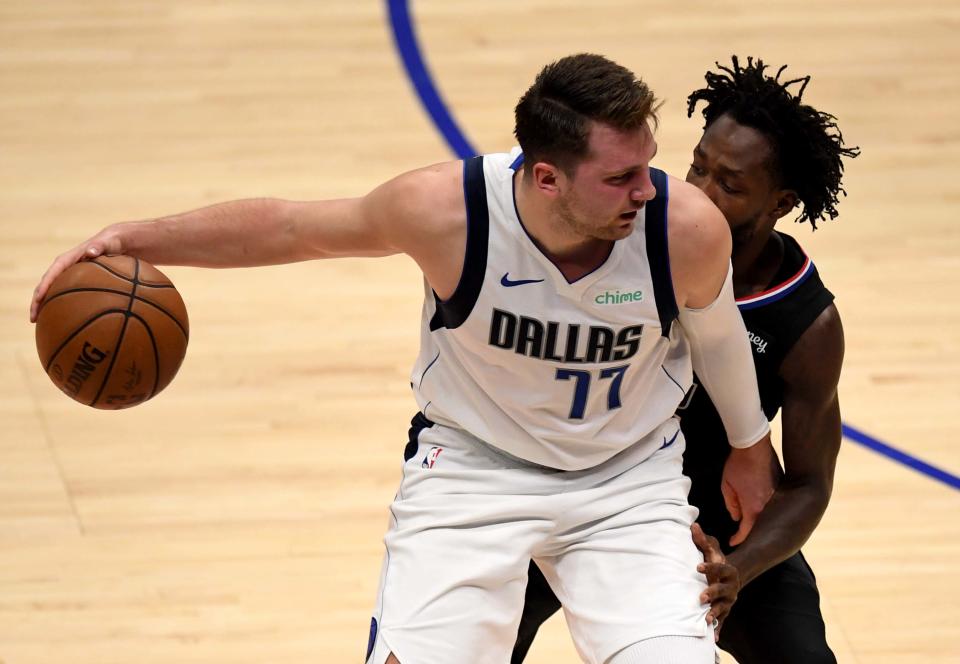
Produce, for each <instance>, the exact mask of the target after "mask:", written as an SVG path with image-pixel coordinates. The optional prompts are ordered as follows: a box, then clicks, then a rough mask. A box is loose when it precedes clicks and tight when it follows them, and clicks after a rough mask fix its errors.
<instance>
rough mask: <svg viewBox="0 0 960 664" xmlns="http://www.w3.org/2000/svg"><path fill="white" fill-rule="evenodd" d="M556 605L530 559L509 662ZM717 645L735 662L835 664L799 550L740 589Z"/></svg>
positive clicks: (515, 660)
mask: <svg viewBox="0 0 960 664" xmlns="http://www.w3.org/2000/svg"><path fill="white" fill-rule="evenodd" d="M559 608H560V602H559V600H557V597H556V595H554V594H553V591H552V590H550V586H549V585H547V581H546V579H544V578H543V574H541V573H540V570H539V568H537V566H536V565H535V564H534V563H530V572H529V581H528V583H527V594H526V600H525V603H524V607H523V617H522V618H521V620H520V629H519V631H518V634H517V643H516V646H515V647H514V651H513V657H512V658H511V660H510V661H511V664H519V662H522V661H523V659H524V657H526V655H527V652H528V651H529V650H530V646H531V644H532V643H533V638H534V636H536V634H537V630H538V629H539V628H540V625H542V624H543V623H544V622H545V621H546V620H547V618H549V617H550V616H552V615H553V614H554V613H556V611H557V610H558V609H559ZM720 647H721V648H723V649H724V650H726V651H727V652H729V653H730V654H731V655H733V656H734V657H736V659H737V661H738V662H739V664H771V663H772V662H777V664H836V661H837V659H836V657H834V654H833V652H832V651H831V650H830V647H829V646H828V645H827V639H826V634H825V631H824V625H823V616H822V615H821V614H820V593H819V592H818V591H817V581H816V578H815V577H814V575H813V571H812V570H811V569H810V566H809V565H808V564H807V561H806V560H804V558H803V555H802V554H800V553H797V554H795V555H794V556H791V557H790V558H787V559H786V560H785V561H783V562H782V563H780V564H779V565H777V566H775V567H772V568H770V569H769V570H767V571H766V572H764V573H763V574H761V575H760V576H758V577H757V578H756V579H754V580H753V581H752V582H750V583H749V584H748V585H747V586H746V587H745V588H743V589H742V590H741V591H740V596H739V597H738V598H737V601H736V603H735V604H734V605H733V609H731V611H730V615H729V616H727V620H726V622H725V623H724V624H723V629H722V630H721V631H720Z"/></svg>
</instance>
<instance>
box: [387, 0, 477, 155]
mask: <svg viewBox="0 0 960 664" xmlns="http://www.w3.org/2000/svg"><path fill="white" fill-rule="evenodd" d="M387 11H388V13H389V15H390V27H391V28H392V30H391V32H392V33H393V38H394V40H395V41H396V44H397V50H398V51H399V52H400V58H401V60H403V67H404V69H406V72H407V76H408V77H409V78H410V82H411V83H413V87H414V88H415V89H416V91H417V96H418V97H419V98H420V101H421V102H422V103H423V106H424V108H426V109H427V113H429V114H430V117H431V118H432V119H433V124H434V125H436V127H437V129H439V130H440V133H441V134H443V137H444V138H445V139H446V140H447V144H448V145H449V146H450V149H451V150H453V152H454V154H456V155H457V157H459V158H460V159H467V158H469V157H472V156H474V155H476V154H477V152H476V150H474V149H473V146H472V145H470V141H469V140H467V137H466V136H464V134H463V132H462V131H460V126H459V125H458V124H457V121H456V120H454V119H453V116H452V115H450V111H449V110H448V109H447V105H446V104H444V103H443V99H441V98H440V93H439V92H438V91H437V88H436V86H434V84H433V79H432V78H431V76H430V72H429V71H428V70H427V65H426V63H424V61H423V56H422V55H421V53H420V46H419V44H418V43H417V37H416V34H415V33H414V29H413V23H412V22H411V21H410V8H409V7H408V6H407V0H387Z"/></svg>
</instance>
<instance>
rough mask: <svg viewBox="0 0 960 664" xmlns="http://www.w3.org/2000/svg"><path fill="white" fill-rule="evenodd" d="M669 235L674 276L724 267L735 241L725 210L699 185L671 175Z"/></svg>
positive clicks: (668, 210) (693, 274) (697, 274)
mask: <svg viewBox="0 0 960 664" xmlns="http://www.w3.org/2000/svg"><path fill="white" fill-rule="evenodd" d="M669 187H670V198H669V202H668V205H667V229H668V231H667V238H668V243H669V247H670V264H671V268H672V271H673V273H674V278H675V279H676V278H677V277H678V276H681V275H682V274H686V275H688V276H690V277H691V278H694V279H696V278H697V277H698V276H700V275H701V274H702V273H704V271H706V273H707V274H709V273H712V272H715V271H717V270H719V269H724V268H723V266H725V265H726V264H727V262H728V261H729V260H730V252H731V249H732V246H733V241H732V239H731V236H730V228H729V226H727V221H726V219H725V218H724V216H723V213H721V212H720V210H718V209H717V207H716V206H715V205H714V204H713V203H712V202H711V201H710V199H709V198H707V196H706V194H704V193H703V192H702V191H700V190H699V189H697V188H696V187H695V186H693V185H691V184H689V183H687V182H684V181H683V180H680V179H678V178H675V177H672V176H670V180H669Z"/></svg>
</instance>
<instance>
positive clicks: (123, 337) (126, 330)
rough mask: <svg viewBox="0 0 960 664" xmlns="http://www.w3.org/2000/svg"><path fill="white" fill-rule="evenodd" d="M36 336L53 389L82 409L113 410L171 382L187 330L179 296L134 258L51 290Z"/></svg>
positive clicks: (91, 269) (91, 266)
mask: <svg viewBox="0 0 960 664" xmlns="http://www.w3.org/2000/svg"><path fill="white" fill-rule="evenodd" d="M36 334H37V352H38V353H39V355H40V362H41V363H42V364H43V369H44V371H46V372H47V375H48V376H49V377H50V380H52V381H53V383H54V384H55V385H56V386H57V387H59V388H60V389H61V390H62V391H63V392H64V393H65V394H66V395H67V396H69V397H70V398H72V399H75V400H76V401H79V402H80V403H82V404H85V405H87V406H92V407H94V408H102V409H105V410H116V409H120V408H129V407H131V406H136V405H137V404H140V403H143V402H144V401H146V400H148V399H151V398H153V397H154V396H156V395H157V394H158V393H159V392H160V391H161V390H162V389H163V388H165V387H166V386H167V385H169V384H170V381H171V380H173V377H174V376H175V375H176V374H177V370H178V369H179V368H180V364H181V363H182V362H183V357H184V355H185V353H186V351H187V340H188V338H189V335H190V329H189V324H188V321H187V309H186V307H185V306H184V304H183V299H182V298H181V297H180V293H178V292H177V289H176V288H175V287H174V285H173V284H172V283H171V282H170V280H169V279H167V277H166V276H165V275H164V274H163V273H162V272H160V270H158V269H157V268H155V267H153V266H152V265H150V264H149V263H147V262H145V261H142V260H140V259H138V258H133V257H131V256H101V257H98V258H96V259H94V260H90V261H84V262H82V263H77V264H76V265H72V266H70V267H69V268H67V269H66V270H64V272H63V273H62V274H60V276H58V277H57V278H56V280H55V281H54V282H53V283H52V284H51V285H50V290H49V291H48V292H47V295H46V297H44V299H43V302H42V303H41V305H40V311H39V313H38V315H37V326H36Z"/></svg>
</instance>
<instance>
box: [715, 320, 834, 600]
mask: <svg viewBox="0 0 960 664" xmlns="http://www.w3.org/2000/svg"><path fill="white" fill-rule="evenodd" d="M843 352H844V342H843V327H842V325H841V322H840V314H839V313H838V312H837V309H836V307H835V306H833V305H830V306H829V307H827V308H826V309H825V310H824V311H823V312H822V313H821V314H820V316H819V317H818V318H817V320H816V321H814V323H813V324H812V325H811V326H810V327H809V328H807V330H806V331H805V332H804V333H803V335H802V336H801V337H800V339H799V340H798V341H797V343H796V344H795V345H794V346H793V348H791V349H790V352H789V353H788V354H787V357H786V358H785V359H784V362H783V365H782V366H781V371H780V375H781V377H782V378H783V382H784V395H783V415H782V417H781V422H782V426H783V434H782V438H783V441H782V443H783V461H784V476H783V479H782V480H781V482H780V484H779V486H778V487H777V490H776V491H775V492H774V494H773V497H772V498H771V499H770V502H769V503H767V506H766V507H765V508H764V510H763V512H762V513H761V514H760V516H759V518H758V519H757V523H756V525H755V527H754V529H753V531H752V532H751V533H750V536H749V537H748V538H747V539H746V541H744V543H743V544H742V545H740V547H738V548H737V549H736V550H735V551H734V552H733V553H731V554H730V556H728V562H730V563H731V564H733V565H735V566H736V567H737V569H739V570H740V577H741V580H742V581H743V583H744V584H746V583H748V582H749V581H750V580H752V579H754V578H756V577H757V576H758V575H760V574H762V573H763V572H764V571H766V570H768V569H770V568H771V567H773V566H774V565H776V564H777V563H779V562H781V561H783V560H785V559H787V558H789V557H790V556H792V555H793V554H795V553H796V552H797V551H799V550H800V547H801V546H803V544H804V543H805V542H806V541H807V538H809V537H810V534H811V533H813V530H814V529H815V528H816V527H817V524H818V523H819V522H820V518H821V517H822V516H823V513H824V511H825V510H826V509H827V504H828V503H829V502H830V494H831V492H832V491H833V475H834V470H835V469H836V465H837V454H838V453H839V451H840V440H841V429H840V403H839V400H838V398H837V383H838V382H839V380H840V368H841V365H842V363H843Z"/></svg>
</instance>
